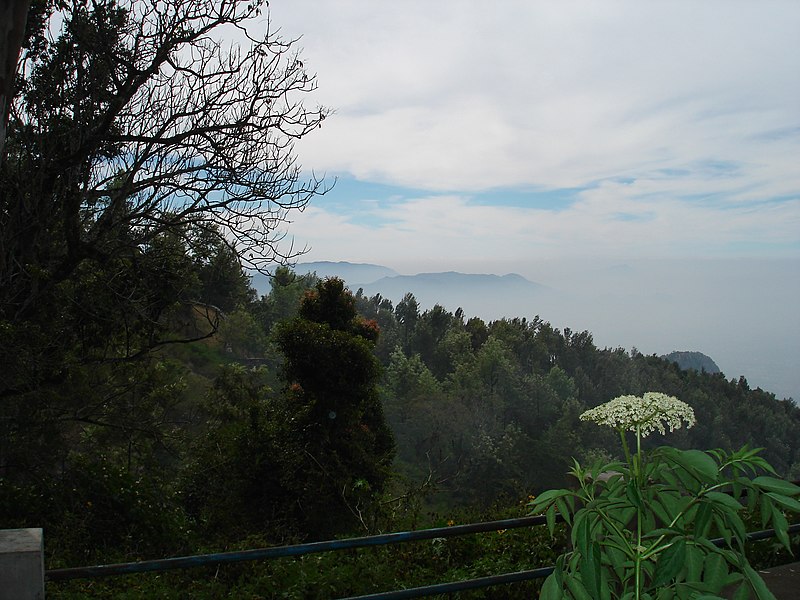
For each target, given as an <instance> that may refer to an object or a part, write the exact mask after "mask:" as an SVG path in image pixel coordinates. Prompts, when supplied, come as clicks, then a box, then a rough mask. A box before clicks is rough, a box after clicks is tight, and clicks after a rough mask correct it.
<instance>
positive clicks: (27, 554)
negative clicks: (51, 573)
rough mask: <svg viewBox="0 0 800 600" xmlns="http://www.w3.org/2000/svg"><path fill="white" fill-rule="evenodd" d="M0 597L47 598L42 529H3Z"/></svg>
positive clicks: (11, 599)
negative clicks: (45, 596)
mask: <svg viewBox="0 0 800 600" xmlns="http://www.w3.org/2000/svg"><path fill="white" fill-rule="evenodd" d="M0 600H44V542H43V538H42V530H41V529H3V530H0Z"/></svg>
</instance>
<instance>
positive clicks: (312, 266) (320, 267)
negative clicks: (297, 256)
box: [294, 260, 399, 291]
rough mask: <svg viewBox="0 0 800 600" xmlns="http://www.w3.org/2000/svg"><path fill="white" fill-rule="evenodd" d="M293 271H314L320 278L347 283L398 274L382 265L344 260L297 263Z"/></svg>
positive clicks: (369, 280)
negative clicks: (338, 279) (336, 278)
mask: <svg viewBox="0 0 800 600" xmlns="http://www.w3.org/2000/svg"><path fill="white" fill-rule="evenodd" d="M294 272H295V273H297V274H299V275H304V274H305V273H316V274H317V277H319V278H321V279H324V278H325V277H340V278H341V279H343V280H344V281H345V282H346V283H348V284H354V283H372V282H373V281H377V280H378V279H381V278H383V277H396V276H398V275H399V273H398V272H397V271H395V270H393V269H390V268H389V267H384V266H383V265H375V264H371V263H351V262H345V261H339V262H332V261H329V260H321V261H316V262H307V263H298V264H297V266H295V268H294ZM353 291H355V290H353Z"/></svg>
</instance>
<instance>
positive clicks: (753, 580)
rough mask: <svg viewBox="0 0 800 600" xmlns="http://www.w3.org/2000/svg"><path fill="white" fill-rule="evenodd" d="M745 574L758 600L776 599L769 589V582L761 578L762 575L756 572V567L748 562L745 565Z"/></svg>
mask: <svg viewBox="0 0 800 600" xmlns="http://www.w3.org/2000/svg"><path fill="white" fill-rule="evenodd" d="M744 575H745V577H747V581H748V582H749V583H750V586H751V587H752V588H753V591H754V592H755V593H756V598H758V600H776V598H775V596H774V595H773V594H772V592H770V591H769V590H768V589H767V584H766V583H764V580H763V579H761V575H759V574H758V573H756V571H755V569H753V567H751V566H750V565H748V564H745V565H744Z"/></svg>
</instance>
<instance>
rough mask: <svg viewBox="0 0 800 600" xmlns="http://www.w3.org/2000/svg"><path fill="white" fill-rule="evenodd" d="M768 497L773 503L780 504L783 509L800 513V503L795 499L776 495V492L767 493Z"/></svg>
mask: <svg viewBox="0 0 800 600" xmlns="http://www.w3.org/2000/svg"><path fill="white" fill-rule="evenodd" d="M766 495H767V496H769V497H770V498H772V501H773V502H775V503H776V504H780V505H781V506H782V507H784V508H786V509H788V510H791V511H793V512H800V502H798V501H797V500H795V499H794V498H789V496H784V495H782V494H776V493H774V492H767V493H766Z"/></svg>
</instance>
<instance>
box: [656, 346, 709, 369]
mask: <svg viewBox="0 0 800 600" xmlns="http://www.w3.org/2000/svg"><path fill="white" fill-rule="evenodd" d="M661 358H666V359H667V360H669V361H671V362H674V363H677V364H678V366H679V367H680V368H681V369H683V370H684V371H687V370H689V369H694V370H695V371H700V372H702V371H705V372H706V373H719V372H720V370H719V367H718V366H717V363H715V362H714V361H713V360H712V358H711V357H710V356H706V355H705V354H703V353H702V352H685V351H678V350H676V351H674V352H670V353H669V354H665V355H664V356H662V357H661Z"/></svg>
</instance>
